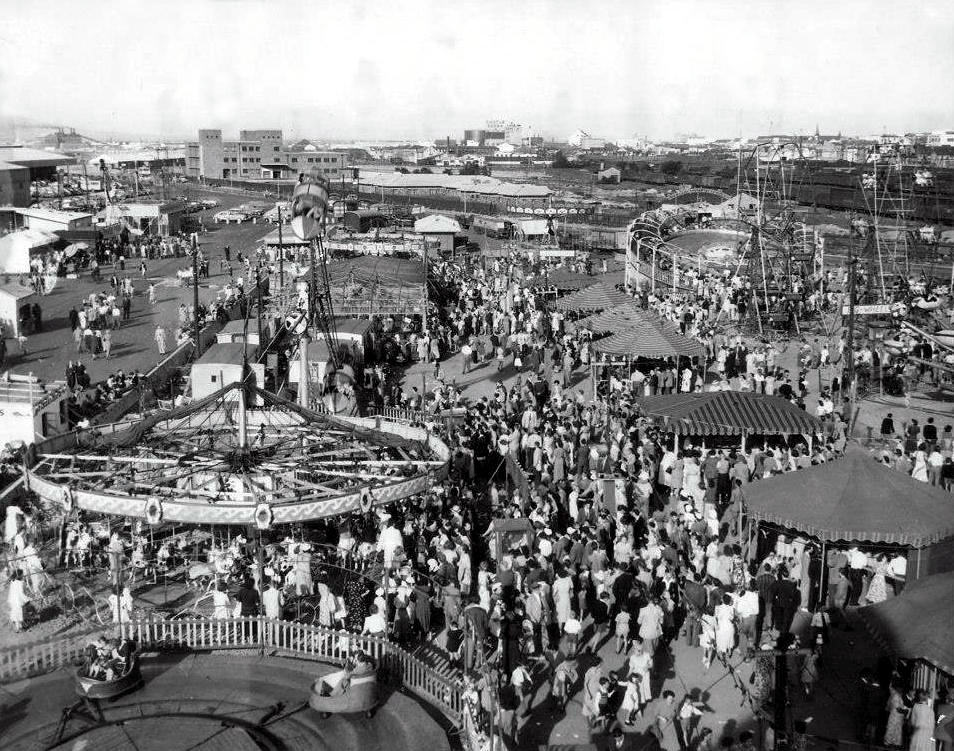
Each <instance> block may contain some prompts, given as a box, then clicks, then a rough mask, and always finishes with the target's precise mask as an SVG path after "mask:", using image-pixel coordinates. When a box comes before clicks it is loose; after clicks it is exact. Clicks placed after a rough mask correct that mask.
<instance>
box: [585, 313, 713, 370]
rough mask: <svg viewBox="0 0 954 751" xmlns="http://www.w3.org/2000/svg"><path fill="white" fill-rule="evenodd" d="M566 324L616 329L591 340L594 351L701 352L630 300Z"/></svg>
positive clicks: (656, 355)
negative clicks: (605, 336)
mask: <svg viewBox="0 0 954 751" xmlns="http://www.w3.org/2000/svg"><path fill="white" fill-rule="evenodd" d="M569 328H570V329H571V330H573V329H587V330H589V331H592V332H593V333H594V334H606V333H609V332H614V331H615V332H618V333H615V334H613V335H612V336H610V337H607V338H606V339H600V340H598V341H596V342H594V343H593V350H594V351H596V352H603V353H606V354H608V355H614V356H625V357H646V358H650V359H659V358H663V357H677V356H678V357H697V356H701V355H702V354H703V353H704V348H703V346H702V344H700V343H699V342H697V341H695V340H694V339H690V338H689V337H687V336H683V335H682V334H681V333H680V332H679V328H678V327H677V326H676V325H675V324H673V323H670V322H669V321H664V320H662V319H661V318H658V317H657V316H654V315H653V314H652V313H648V312H646V311H645V310H642V309H641V308H640V307H639V305H638V304H637V303H635V302H633V301H630V302H627V303H624V304H623V305H617V306H616V307H615V308H610V309H609V310H605V311H603V312H602V313H598V314H596V315H592V316H588V317H586V318H584V319H583V320H581V321H577V322H576V323H574V324H571V325H570V327H569Z"/></svg>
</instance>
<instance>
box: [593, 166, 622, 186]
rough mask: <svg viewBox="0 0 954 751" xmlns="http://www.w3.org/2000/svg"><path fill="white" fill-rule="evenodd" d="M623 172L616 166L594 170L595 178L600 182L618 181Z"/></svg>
mask: <svg viewBox="0 0 954 751" xmlns="http://www.w3.org/2000/svg"><path fill="white" fill-rule="evenodd" d="M622 176H623V173H622V172H620V171H619V169H618V168H617V167H607V168H606V169H600V170H598V171H597V172H596V179H597V180H599V181H600V182H601V183H618V182H619V181H620V179H621V178H622Z"/></svg>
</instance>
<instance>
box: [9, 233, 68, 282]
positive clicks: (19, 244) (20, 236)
mask: <svg viewBox="0 0 954 751" xmlns="http://www.w3.org/2000/svg"><path fill="white" fill-rule="evenodd" d="M58 239H59V238H58V237H57V236H56V235H54V234H53V233H52V232H46V231H45V230H40V229H21V230H17V231H15V232H10V233H8V234H6V235H3V236H0V273H3V274H29V273H30V253H31V252H32V251H33V250H35V249H37V248H45V247H48V246H50V245H53V243H55V242H56V241H57V240H58Z"/></svg>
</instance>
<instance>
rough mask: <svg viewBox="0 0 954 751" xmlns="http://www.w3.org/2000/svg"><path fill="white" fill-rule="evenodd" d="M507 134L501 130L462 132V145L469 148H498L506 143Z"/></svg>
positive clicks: (481, 129)
mask: <svg viewBox="0 0 954 751" xmlns="http://www.w3.org/2000/svg"><path fill="white" fill-rule="evenodd" d="M506 140H507V133H506V131H503V130H489V129H487V128H475V129H472V130H465V131H464V144H465V145H466V146H471V147H481V146H499V145H500V144H502V143H504V142H506Z"/></svg>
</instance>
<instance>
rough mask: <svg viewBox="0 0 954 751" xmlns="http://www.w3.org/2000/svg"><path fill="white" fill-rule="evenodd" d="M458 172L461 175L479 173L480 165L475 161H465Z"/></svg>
mask: <svg viewBox="0 0 954 751" xmlns="http://www.w3.org/2000/svg"><path fill="white" fill-rule="evenodd" d="M460 174H462V175H479V174H480V167H479V166H478V164H477V162H467V163H466V164H465V165H464V166H463V167H461V170H460Z"/></svg>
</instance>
